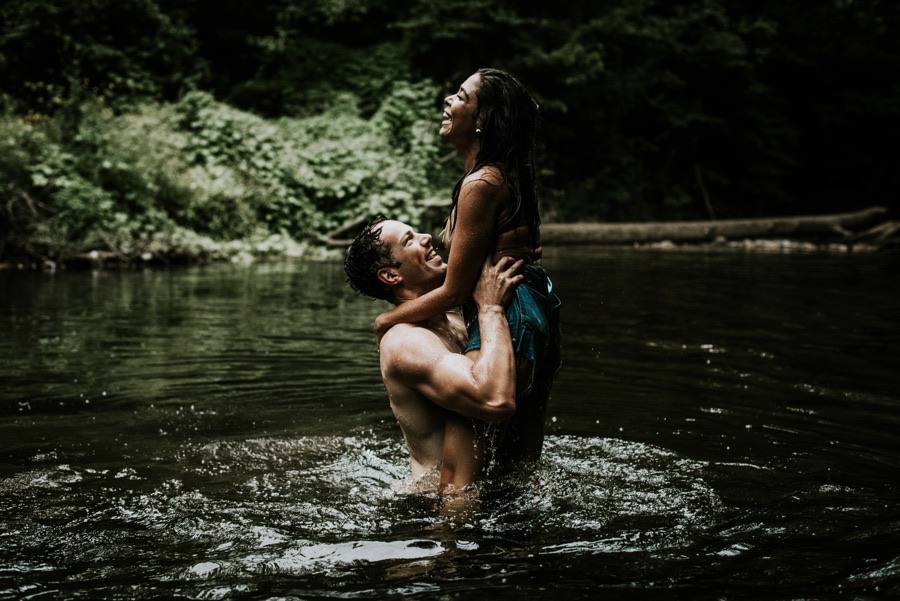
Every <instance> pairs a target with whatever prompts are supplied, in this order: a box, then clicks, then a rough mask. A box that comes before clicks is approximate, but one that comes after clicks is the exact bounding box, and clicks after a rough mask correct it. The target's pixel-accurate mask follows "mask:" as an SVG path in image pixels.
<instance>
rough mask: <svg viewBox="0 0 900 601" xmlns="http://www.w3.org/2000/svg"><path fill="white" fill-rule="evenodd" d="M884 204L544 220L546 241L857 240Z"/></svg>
mask: <svg viewBox="0 0 900 601" xmlns="http://www.w3.org/2000/svg"><path fill="white" fill-rule="evenodd" d="M886 215H887V209H886V208H884V207H870V208H868V209H865V210H862V211H856V212H853V213H839V214H834V215H798V216H794V217H769V218H760V219H723V220H717V221H670V222H647V223H544V224H542V225H541V241H542V243H544V244H558V245H564V244H632V243H645V242H646V243H649V242H663V241H670V242H676V243H677V242H694V243H696V242H712V241H715V240H722V239H724V240H734V239H745V238H753V239H757V238H758V239H762V238H797V239H810V238H816V239H824V240H837V241H848V242H850V241H853V238H854V236H856V235H857V234H858V233H859V231H860V230H861V229H862V228H866V227H867V226H871V225H872V224H873V223H875V222H877V221H881V220H883V219H884V218H885V217H886Z"/></svg>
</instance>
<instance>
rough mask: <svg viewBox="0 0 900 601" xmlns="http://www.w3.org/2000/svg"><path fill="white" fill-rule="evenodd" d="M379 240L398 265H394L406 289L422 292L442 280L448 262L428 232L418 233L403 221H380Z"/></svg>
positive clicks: (431, 288)
mask: <svg viewBox="0 0 900 601" xmlns="http://www.w3.org/2000/svg"><path fill="white" fill-rule="evenodd" d="M380 238H381V241H382V242H383V243H384V244H386V245H387V247H388V248H389V249H390V251H391V256H393V257H394V260H396V261H398V262H399V263H400V265H399V266H398V267H395V268H393V269H394V270H395V271H396V272H397V273H399V275H400V276H401V277H402V278H403V285H404V287H405V288H407V289H408V290H411V291H414V292H418V293H420V294H424V293H425V292H428V291H430V290H433V289H435V288H437V287H438V286H440V285H441V284H442V283H443V282H444V277H445V276H446V272H447V264H446V263H444V260H443V259H442V258H441V256H440V255H439V254H437V252H436V251H435V250H434V247H433V246H432V245H431V235H430V234H420V233H418V232H415V231H413V229H412V228H411V227H410V226H408V225H406V224H405V223H403V222H402V221H393V220H387V221H384V222H383V223H382V225H381V236H380Z"/></svg>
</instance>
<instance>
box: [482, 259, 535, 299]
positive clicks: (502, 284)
mask: <svg viewBox="0 0 900 601" xmlns="http://www.w3.org/2000/svg"><path fill="white" fill-rule="evenodd" d="M523 262H524V261H522V259H519V260H518V261H515V262H513V260H512V258H510V257H501V258H500V260H499V261H497V264H496V265H492V264H491V259H490V257H489V258H488V259H487V260H486V261H485V262H484V265H482V267H481V277H480V278H478V283H477V284H476V285H475V290H474V291H472V298H473V299H474V300H475V303H476V304H477V305H478V309H479V310H481V309H483V308H486V307H490V306H492V305H496V306H499V307H500V308H501V309H504V308H505V307H506V304H507V303H508V302H509V299H510V298H512V293H513V290H514V289H515V287H516V285H517V284H518V283H519V282H521V281H522V277H523V276H521V275H518V271H519V268H520V267H521V266H522V263H523Z"/></svg>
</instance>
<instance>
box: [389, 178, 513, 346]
mask: <svg viewBox="0 0 900 601" xmlns="http://www.w3.org/2000/svg"><path fill="white" fill-rule="evenodd" d="M498 180H499V174H498V173H497V172H496V170H495V169H493V168H486V169H480V170H479V171H476V172H475V173H473V174H471V175H469V176H468V177H466V179H465V180H464V181H463V185H462V187H461V188H460V192H459V201H458V202H457V204H456V225H455V226H454V228H453V244H452V245H451V247H450V256H449V257H448V258H447V275H446V278H445V279H444V283H443V284H442V285H441V286H440V287H438V288H435V289H434V290H432V291H431V292H428V293H427V294H424V295H422V296H420V297H419V298H417V299H414V300H411V301H407V302H405V303H403V304H401V305H399V306H398V307H395V308H394V309H391V310H390V311H387V312H385V313H382V314H381V315H379V316H378V318H377V319H376V320H375V335H376V337H377V338H378V339H379V340H380V339H381V337H382V336H383V335H384V333H385V332H387V331H388V330H389V329H390V328H391V327H393V326H395V325H396V324H398V323H414V322H417V321H423V320H425V319H428V318H429V317H433V316H435V315H440V314H441V313H443V312H444V311H448V310H450V309H452V308H454V307H457V306H459V305H460V304H462V302H463V301H464V300H465V299H466V297H468V296H469V294H471V292H472V288H474V286H475V282H476V280H477V279H478V275H479V274H480V273H481V265H482V263H483V262H484V260H485V257H487V254H488V252H489V251H490V248H491V245H492V244H493V242H494V229H495V223H496V216H497V203H498V199H499V198H500V194H501V192H502V191H503V187H502V184H500V182H499V181H498Z"/></svg>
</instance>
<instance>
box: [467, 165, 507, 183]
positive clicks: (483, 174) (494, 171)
mask: <svg viewBox="0 0 900 601" xmlns="http://www.w3.org/2000/svg"><path fill="white" fill-rule="evenodd" d="M479 183H481V184H487V185H490V186H495V187H497V186H502V185H503V184H504V179H503V172H502V171H501V170H500V168H499V167H497V166H496V165H484V166H482V167H479V168H478V169H476V170H474V171H473V172H472V173H470V174H469V175H467V176H466V177H465V178H464V179H463V185H464V186H465V185H467V184H479Z"/></svg>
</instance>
